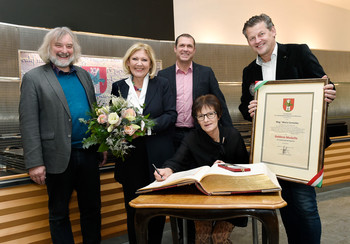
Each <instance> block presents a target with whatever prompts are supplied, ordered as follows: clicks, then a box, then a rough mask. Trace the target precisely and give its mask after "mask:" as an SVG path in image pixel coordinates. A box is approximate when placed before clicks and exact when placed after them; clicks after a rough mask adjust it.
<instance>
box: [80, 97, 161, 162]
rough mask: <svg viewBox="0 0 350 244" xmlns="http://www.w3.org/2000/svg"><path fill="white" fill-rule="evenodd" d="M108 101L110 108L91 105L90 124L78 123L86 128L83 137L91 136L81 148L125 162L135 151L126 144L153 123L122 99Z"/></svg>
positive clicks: (142, 133)
mask: <svg viewBox="0 0 350 244" xmlns="http://www.w3.org/2000/svg"><path fill="white" fill-rule="evenodd" d="M110 97H111V98H110V99H111V103H110V105H105V106H99V105H97V104H95V105H93V110H92V111H91V112H90V116H91V119H90V120H88V121H87V120H85V119H82V118H81V119H80V122H82V123H85V124H87V125H88V131H87V132H86V133H90V136H89V137H88V138H84V140H83V148H88V147H90V146H92V145H100V146H99V149H98V151H99V152H104V151H107V150H111V151H112V153H113V155H114V156H116V157H117V158H122V159H123V160H124V155H126V154H127V153H128V150H129V149H130V148H133V147H134V146H133V145H131V144H130V143H129V142H131V141H132V139H133V138H135V137H136V136H144V135H146V133H148V132H150V130H151V128H152V127H153V126H154V125H155V122H154V121H153V120H151V119H149V118H148V117H149V114H148V115H146V116H143V115H142V114H141V113H140V112H139V111H138V109H137V108H134V107H132V106H129V104H128V102H127V101H126V100H125V99H124V98H123V97H121V96H119V97H116V96H114V95H111V96H110Z"/></svg>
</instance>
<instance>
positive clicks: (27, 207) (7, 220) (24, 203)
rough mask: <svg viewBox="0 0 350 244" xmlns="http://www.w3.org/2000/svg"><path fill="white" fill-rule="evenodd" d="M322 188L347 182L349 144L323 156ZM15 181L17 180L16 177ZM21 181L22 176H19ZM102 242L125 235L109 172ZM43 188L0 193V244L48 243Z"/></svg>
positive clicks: (74, 213) (75, 217)
mask: <svg viewBox="0 0 350 244" xmlns="http://www.w3.org/2000/svg"><path fill="white" fill-rule="evenodd" d="M324 164H325V166H324V181H323V185H324V186H330V185H334V184H339V183H344V182H350V142H337V143H333V144H332V145H331V146H330V147H329V148H328V149H327V150H326V152H325V160H324ZM17 177H18V176H17ZM22 177H23V176H22ZM101 199H102V210H101V211H102V239H109V238H112V237H115V236H119V235H124V234H126V214H125V209H124V199H123V192H122V188H121V185H120V184H118V183H116V182H115V180H114V178H113V172H106V173H101ZM70 213H71V216H70V217H71V222H72V229H73V232H74V237H75V241H76V243H82V237H81V233H80V226H79V210H78V205H77V199H76V195H75V194H74V195H73V197H72V201H71V204H70ZM50 242H51V240H50V232H49V223H48V210H47V193H46V188H45V186H39V185H36V184H28V185H21V186H14V187H8V188H2V189H1V190H0V243H6V244H15V243H16V244H17V243H50Z"/></svg>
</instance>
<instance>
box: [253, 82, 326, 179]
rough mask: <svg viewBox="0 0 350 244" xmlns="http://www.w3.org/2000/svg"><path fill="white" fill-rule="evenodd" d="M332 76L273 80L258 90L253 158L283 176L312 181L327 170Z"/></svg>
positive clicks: (284, 177) (256, 94) (254, 122)
mask: <svg viewBox="0 0 350 244" xmlns="http://www.w3.org/2000/svg"><path fill="white" fill-rule="evenodd" d="M326 84H328V79H306V80H279V81H269V82H267V83H265V84H264V85H262V86H261V87H260V88H259V89H258V90H257V91H256V92H255V99H256V100H257V101H258V104H257V110H256V112H255V116H254V118H253V129H252V143H251V152H250V159H251V162H252V163H259V162H263V163H265V164H267V165H268V166H269V168H270V169H271V170H272V171H273V172H274V173H275V174H276V175H277V176H278V177H279V178H283V179H286V180H290V181H296V182H300V183H305V184H310V182H311V181H312V180H313V179H314V178H315V177H316V175H319V173H320V171H321V170H323V157H324V136H325V125H326V120H327V103H326V102H325V101H324V90H323V86H325V85H326Z"/></svg>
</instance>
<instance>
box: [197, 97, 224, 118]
mask: <svg viewBox="0 0 350 244" xmlns="http://www.w3.org/2000/svg"><path fill="white" fill-rule="evenodd" d="M206 106H207V107H213V108H214V110H215V112H216V114H217V116H218V118H221V115H222V106H221V103H220V101H219V99H218V98H217V97H216V96H214V95H213V94H207V95H202V96H200V97H197V99H196V100H195V101H194V102H193V105H192V117H193V118H194V119H197V114H198V112H200V111H202V108H203V107H206Z"/></svg>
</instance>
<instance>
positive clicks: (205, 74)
mask: <svg viewBox="0 0 350 244" xmlns="http://www.w3.org/2000/svg"><path fill="white" fill-rule="evenodd" d="M192 64H193V101H194V100H195V99H196V98H197V97H199V96H202V95H206V94H213V95H215V96H216V97H217V98H218V99H219V101H220V103H221V105H222V109H223V114H222V117H221V119H220V121H221V123H222V125H224V126H232V120H231V116H230V114H229V111H228V109H227V105H226V101H225V97H224V95H223V94H222V92H221V90H220V88H219V84H218V81H217V80H216V78H215V74H214V72H213V70H212V69H211V68H210V67H206V66H203V65H200V64H196V63H195V62H193V63H192ZM158 76H161V77H165V78H167V79H168V80H169V82H170V86H171V89H172V91H173V93H174V94H175V97H174V99H175V103H176V65H175V64H174V65H172V66H170V67H168V68H166V69H163V70H161V71H159V72H158Z"/></svg>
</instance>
